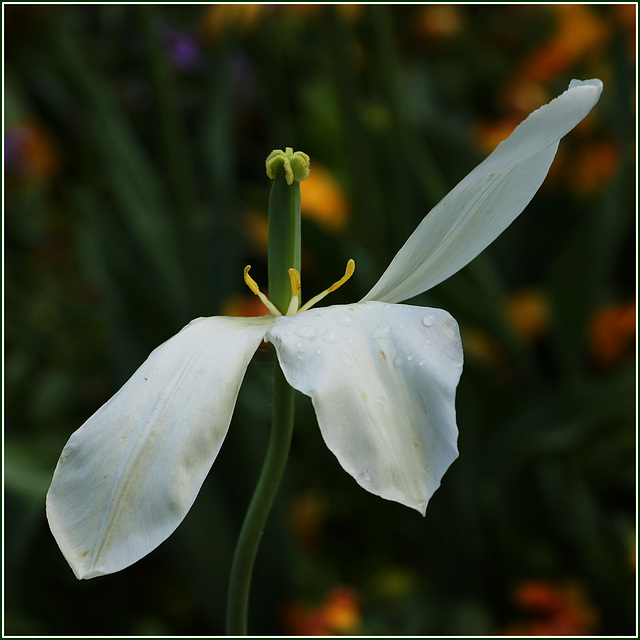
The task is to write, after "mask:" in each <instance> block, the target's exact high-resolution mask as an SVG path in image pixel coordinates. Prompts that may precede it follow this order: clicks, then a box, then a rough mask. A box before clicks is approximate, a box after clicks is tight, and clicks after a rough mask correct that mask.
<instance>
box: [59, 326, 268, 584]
mask: <svg viewBox="0 0 640 640" xmlns="http://www.w3.org/2000/svg"><path fill="white" fill-rule="evenodd" d="M269 324H271V321H270V319H269V318H220V317H216V318H198V319H197V320H194V321H193V322H191V323H190V324H189V325H187V326H186V327H185V328H184V329H182V331H180V332H179V333H178V334H177V335H175V336H174V337H173V338H171V339H170V340H168V341H167V342H165V343H164V344H162V345H161V346H160V347H158V348H157V349H155V350H154V351H153V352H152V353H151V355H150V356H149V358H148V359H147V360H146V361H145V362H144V364H142V366H141V367H140V368H139V369H138V370H137V371H136V372H135V373H134V374H133V376H132V377H131V379H130V380H129V381H128V382H127V383H126V384H125V385H124V386H123V387H122V389H120V391H118V393H116V395H115V396H113V398H111V400H109V401H108V402H107V403H106V404H104V405H103V406H102V407H101V408H100V409H99V410H98V411H97V412H96V413H95V414H94V415H93V416H92V417H91V418H89V419H88V420H87V421H86V422H85V423H84V424H83V425H82V427H80V429H78V430H77V431H76V432H75V433H74V434H73V435H72V436H71V438H70V439H69V442H68V443H67V445H66V446H65V448H64V450H63V451H62V455H61V456H60V460H59V462H58V466H57V467H56V470H55V473H54V476H53V481H52V483H51V487H50V488H49V492H48V494H47V517H48V519H49V526H50V527H51V531H52V532H53V535H54V537H55V538H56V541H57V542H58V545H59V546H60V549H61V550H62V553H63V554H64V556H65V558H66V559H67V561H68V562H69V564H70V565H71V568H72V569H73V571H74V573H75V575H76V577H78V578H93V577H95V576H99V575H104V574H107V573H113V572H114V571H119V570H120V569H124V568H125V567H128V566H129V565H131V564H133V563H134V562H136V561H137V560H139V559H140V558H142V557H143V556H145V555H146V554H147V553H149V552H150V551H152V550H153V549H154V548H155V547H157V546H158V545H159V544H160V543H161V542H162V541H163V540H165V539H166V538H167V537H168V536H169V535H171V533H173V531H174V530H175V529H176V527H177V526H178V525H179V524H180V522H181V521H182V519H183V518H184V516H185V515H186V513H187V511H188V510H189V508H190V507H191V505H192V504H193V501H194V500H195V498H196V495H197V493H198V491H199V490H200V486H201V485H202V482H203V481H204V478H205V476H206V475H207V473H208V471H209V469H210V468H211V465H212V464H213V461H214V460H215V458H216V455H217V454H218V451H219V449H220V446H221V444H222V441H223V440H224V437H225V435H226V433H227V429H228V427H229V423H230V421H231V415H232V413H233V409H234V406H235V402H236V397H237V395H238V390H239V388H240V384H241V383H242V379H243V377H244V374H245V371H246V369H247V365H248V363H249V361H250V360H251V357H252V356H253V354H254V353H255V351H256V349H257V348H258V345H259V344H260V341H261V340H262V339H263V337H264V334H265V331H266V330H267V329H268V326H269Z"/></svg>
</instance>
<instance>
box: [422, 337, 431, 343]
mask: <svg viewBox="0 0 640 640" xmlns="http://www.w3.org/2000/svg"><path fill="white" fill-rule="evenodd" d="M422 343H423V344H431V338H425V339H424V340H423V341H422Z"/></svg>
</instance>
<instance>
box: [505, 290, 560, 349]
mask: <svg viewBox="0 0 640 640" xmlns="http://www.w3.org/2000/svg"><path fill="white" fill-rule="evenodd" d="M505 313H506V316H507V319H508V321H509V323H510V324H511V326H512V327H513V328H514V329H515V331H516V332H517V333H518V335H519V336H521V337H522V338H525V339H527V340H535V339H536V338H538V337H539V336H541V335H542V334H543V333H544V332H545V331H546V330H547V329H548V327H549V314H550V311H549V300H548V298H547V296H546V295H545V294H544V293H543V292H542V291H540V290H537V289H528V290H524V291H519V292H517V293H515V294H513V295H511V296H510V297H509V299H508V300H507V302H506V305H505Z"/></svg>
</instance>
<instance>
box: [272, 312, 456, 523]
mask: <svg viewBox="0 0 640 640" xmlns="http://www.w3.org/2000/svg"><path fill="white" fill-rule="evenodd" d="M266 339H267V340H269V341H271V342H273V344H274V345H275V347H276V350H277V354H278V359H279V361H280V365H281V367H282V370H283V372H284V375H285V376H286V378H287V380H288V382H289V384H291V386H293V387H294V388H296V389H298V390H299V391H301V392H302V393H304V394H306V395H308V396H311V399H312V401H313V406H314V407H315V410H316V414H317V417H318V423H319V425H320V429H321V431H322V435H323V437H324V440H325V442H326V444H327V446H328V447H329V449H330V450H331V451H332V452H333V453H334V454H335V456H336V457H337V458H338V460H339V462H340V464H341V465H342V467H343V468H344V469H345V470H346V471H347V472H348V473H350V474H351V475H352V476H353V477H354V478H355V479H356V481H357V482H358V484H360V485H361V486H362V487H363V488H365V489H367V490H368V491H370V492H371V493H374V494H376V495H379V496H382V497H383V498H387V499H388V500H394V501H396V502H400V503H401V504H404V505H407V506H409V507H412V508H414V509H417V510H418V511H420V512H421V513H422V514H424V512H425V510H426V508H427V502H428V501H429V499H430V498H431V496H432V495H433V493H434V491H435V490H436V489H437V488H438V486H440V480H441V478H442V476H443V475H444V472H445V471H446V470H447V468H448V467H449V465H450V464H451V463H452V462H453V460H455V458H456V457H457V455H458V451H457V446H456V441H457V436H458V430H457V427H456V421H455V389H456V386H457V384H458V380H459V379H460V373H461V371H462V345H461V342H460V335H459V332H458V326H457V324H456V321H455V320H454V319H453V318H452V317H451V316H450V315H449V314H448V313H447V312H446V311H442V310H440V309H428V308H425V307H414V306H408V305H389V304H383V303H380V302H366V303H359V304H354V305H347V306H333V307H325V308H322V309H317V310H311V311H306V312H303V313H300V314H298V315H295V316H288V317H287V316H285V317H281V318H276V320H275V322H274V325H273V327H272V328H271V329H270V330H269V332H268V333H267V336H266Z"/></svg>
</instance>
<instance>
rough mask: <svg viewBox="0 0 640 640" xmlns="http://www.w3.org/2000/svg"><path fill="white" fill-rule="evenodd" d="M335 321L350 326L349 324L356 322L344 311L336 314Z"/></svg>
mask: <svg viewBox="0 0 640 640" xmlns="http://www.w3.org/2000/svg"><path fill="white" fill-rule="evenodd" d="M336 322H337V323H338V324H340V325H342V326H343V327H350V326H351V325H353V324H355V323H356V319H355V318H354V317H353V316H350V315H348V314H346V313H339V314H338V315H337V316H336Z"/></svg>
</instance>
